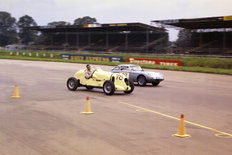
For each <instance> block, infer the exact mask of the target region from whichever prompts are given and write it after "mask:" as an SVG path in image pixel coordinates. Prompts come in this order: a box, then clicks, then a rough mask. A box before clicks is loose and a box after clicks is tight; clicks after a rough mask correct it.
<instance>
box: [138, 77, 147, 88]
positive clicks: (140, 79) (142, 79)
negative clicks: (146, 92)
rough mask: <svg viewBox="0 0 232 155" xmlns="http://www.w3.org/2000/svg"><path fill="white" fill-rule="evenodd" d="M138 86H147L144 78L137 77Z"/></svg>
mask: <svg viewBox="0 0 232 155" xmlns="http://www.w3.org/2000/svg"><path fill="white" fill-rule="evenodd" d="M138 84H139V86H145V85H146V84H147V80H146V78H145V77H144V76H142V75H140V76H139V77H138Z"/></svg>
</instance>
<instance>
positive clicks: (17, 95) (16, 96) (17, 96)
mask: <svg viewBox="0 0 232 155" xmlns="http://www.w3.org/2000/svg"><path fill="white" fill-rule="evenodd" d="M11 97H12V98H20V96H19V88H18V86H17V85H15V86H14V95H13V96H11Z"/></svg>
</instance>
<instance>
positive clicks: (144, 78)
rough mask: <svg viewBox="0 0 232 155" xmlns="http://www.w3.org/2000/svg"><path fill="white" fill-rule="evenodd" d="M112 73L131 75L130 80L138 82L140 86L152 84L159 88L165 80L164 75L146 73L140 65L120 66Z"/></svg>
mask: <svg viewBox="0 0 232 155" xmlns="http://www.w3.org/2000/svg"><path fill="white" fill-rule="evenodd" d="M111 71H112V72H114V73H129V74H130V75H129V76H130V80H131V81H133V82H137V83H138V85H139V86H145V85H146V84H147V83H152V85H153V86H158V85H159V83H160V82H161V81H163V80H164V76H163V74H162V73H159V72H147V71H144V70H143V69H142V68H141V67H140V66H139V65H133V64H123V65H118V66H116V67H114V68H113V69H112V70H111Z"/></svg>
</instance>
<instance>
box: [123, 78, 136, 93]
mask: <svg viewBox="0 0 232 155" xmlns="http://www.w3.org/2000/svg"><path fill="white" fill-rule="evenodd" d="M129 82H130V87H131V90H129V91H124V93H126V94H130V93H132V92H133V91H134V87H135V86H134V82H132V81H131V80H130V81H129Z"/></svg>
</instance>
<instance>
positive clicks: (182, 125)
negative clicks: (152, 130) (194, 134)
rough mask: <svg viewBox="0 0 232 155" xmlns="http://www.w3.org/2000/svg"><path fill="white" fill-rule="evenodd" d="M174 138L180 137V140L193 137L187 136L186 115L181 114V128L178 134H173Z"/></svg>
mask: <svg viewBox="0 0 232 155" xmlns="http://www.w3.org/2000/svg"><path fill="white" fill-rule="evenodd" d="M173 136H176V137H180V138H186V137H191V136H190V135H188V134H185V125H184V114H181V116H180V126H179V130H178V133H176V134H173Z"/></svg>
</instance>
